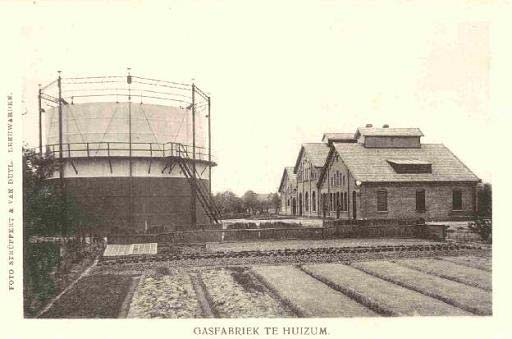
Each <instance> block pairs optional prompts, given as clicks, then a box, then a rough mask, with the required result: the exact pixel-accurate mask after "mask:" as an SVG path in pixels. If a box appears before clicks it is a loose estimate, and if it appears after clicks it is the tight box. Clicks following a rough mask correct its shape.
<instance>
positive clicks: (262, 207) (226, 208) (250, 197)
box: [214, 190, 280, 216]
mask: <svg viewBox="0 0 512 339" xmlns="http://www.w3.org/2000/svg"><path fill="white" fill-rule="evenodd" d="M214 199H215V203H216V205H217V206H218V207H219V208H220V211H221V213H222V215H223V216H230V215H241V214H249V215H252V214H265V213H267V214H268V213H271V212H273V213H276V211H277V210H278V209H279V203H280V200H279V195H278V194H277V193H270V194H257V193H255V192H253V191H250V190H249V191H247V192H245V193H244V195H242V196H241V197H238V196H237V195H236V194H235V193H233V192H230V191H225V192H222V193H217V194H216V195H215V196H214Z"/></svg>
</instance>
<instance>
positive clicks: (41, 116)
mask: <svg viewBox="0 0 512 339" xmlns="http://www.w3.org/2000/svg"><path fill="white" fill-rule="evenodd" d="M41 92H42V90H41V84H39V91H38V95H37V101H38V104H39V105H38V106H39V155H40V156H42V155H43V108H42V107H41V100H42V98H41Z"/></svg>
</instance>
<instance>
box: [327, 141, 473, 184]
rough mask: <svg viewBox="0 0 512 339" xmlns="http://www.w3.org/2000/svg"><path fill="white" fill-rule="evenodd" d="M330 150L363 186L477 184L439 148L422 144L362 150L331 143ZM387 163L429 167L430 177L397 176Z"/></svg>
mask: <svg viewBox="0 0 512 339" xmlns="http://www.w3.org/2000/svg"><path fill="white" fill-rule="evenodd" d="M333 147H334V148H335V149H336V151H337V152H338V153H339V155H340V158H341V159H342V160H343V162H344V163H345V165H346V166H347V167H348V169H349V171H350V172H351V174H352V175H353V176H354V178H355V179H356V180H360V181H362V182H406V181H410V182H415V181H416V182H417V181H430V182H436V181H438V182H439V181H444V182H447V181H479V180H480V179H479V178H478V177H477V176H476V175H475V174H474V173H473V172H471V170H470V169H469V168H468V167H466V165H464V163H462V161H460V160H459V159H458V158H457V157H456V156H455V155H454V154H453V153H452V152H451V151H450V150H449V149H448V148H446V147H445V146H444V145H442V144H422V145H421V147H420V148H365V147H364V146H363V145H362V144H347V143H334V144H333ZM388 160H393V161H402V162H404V163H431V164H432V173H407V174H399V173H396V172H395V171H394V170H393V168H392V167H391V165H390V164H389V163H388Z"/></svg>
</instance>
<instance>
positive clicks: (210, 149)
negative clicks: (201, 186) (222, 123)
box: [208, 96, 212, 196]
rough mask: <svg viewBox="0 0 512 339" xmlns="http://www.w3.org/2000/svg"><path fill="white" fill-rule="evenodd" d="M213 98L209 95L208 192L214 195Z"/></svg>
mask: <svg viewBox="0 0 512 339" xmlns="http://www.w3.org/2000/svg"><path fill="white" fill-rule="evenodd" d="M210 116H211V99H210V96H208V193H209V194H210V196H211V195H212V125H211V118H210Z"/></svg>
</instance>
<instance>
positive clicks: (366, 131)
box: [355, 127, 423, 138]
mask: <svg viewBox="0 0 512 339" xmlns="http://www.w3.org/2000/svg"><path fill="white" fill-rule="evenodd" d="M360 135H364V136H376V137H377V136H378V137H422V136H423V133H422V132H421V130H420V129H419V128H376V127H359V128H358V129H357V131H356V135H355V137H356V138H359V136H360Z"/></svg>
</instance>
